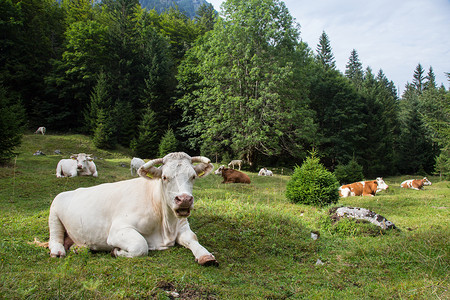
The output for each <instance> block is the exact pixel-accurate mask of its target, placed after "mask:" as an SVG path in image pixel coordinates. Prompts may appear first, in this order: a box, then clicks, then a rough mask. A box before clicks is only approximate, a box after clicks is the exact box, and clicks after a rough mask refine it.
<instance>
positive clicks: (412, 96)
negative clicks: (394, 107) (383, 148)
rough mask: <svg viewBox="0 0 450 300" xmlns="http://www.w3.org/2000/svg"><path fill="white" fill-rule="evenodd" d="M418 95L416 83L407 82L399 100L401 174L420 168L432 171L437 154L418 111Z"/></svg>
mask: <svg viewBox="0 0 450 300" xmlns="http://www.w3.org/2000/svg"><path fill="white" fill-rule="evenodd" d="M419 96H420V92H419V91H418V89H417V85H416V84H408V85H407V86H406V89H405V92H404V93H403V95H402V100H401V102H400V114H399V118H400V136H399V141H398V142H399V147H398V150H399V162H398V170H399V171H400V172H401V173H403V174H415V173H416V172H417V171H419V170H420V169H424V170H425V171H426V172H428V173H431V172H433V166H434V159H435V157H436V155H437V154H438V153H437V150H438V149H437V148H436V147H435V146H434V145H433V143H432V141H431V137H430V136H429V135H428V134H427V131H428V130H427V128H426V127H425V124H424V121H423V118H422V116H421V113H420V112H419V103H420V102H419Z"/></svg>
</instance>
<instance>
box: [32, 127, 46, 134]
mask: <svg viewBox="0 0 450 300" xmlns="http://www.w3.org/2000/svg"><path fill="white" fill-rule="evenodd" d="M46 130H47V129H45V127H39V128H38V129H37V130H36V131H35V132H34V134H36V133H40V134H42V135H45V131H46Z"/></svg>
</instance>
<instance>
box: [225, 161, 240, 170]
mask: <svg viewBox="0 0 450 300" xmlns="http://www.w3.org/2000/svg"><path fill="white" fill-rule="evenodd" d="M242 163H243V161H242V160H241V159H235V160H232V161H230V163H229V164H228V168H233V169H234V166H238V167H239V171H240V170H241V166H242Z"/></svg>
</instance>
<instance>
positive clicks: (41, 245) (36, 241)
mask: <svg viewBox="0 0 450 300" xmlns="http://www.w3.org/2000/svg"><path fill="white" fill-rule="evenodd" d="M28 244H30V245H36V246H38V247H44V248H48V242H40V241H39V240H38V239H37V238H36V237H35V238H34V241H32V242H28Z"/></svg>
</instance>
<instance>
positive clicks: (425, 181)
mask: <svg viewBox="0 0 450 300" xmlns="http://www.w3.org/2000/svg"><path fill="white" fill-rule="evenodd" d="M423 185H431V181H429V180H428V178H426V177H424V178H423Z"/></svg>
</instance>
